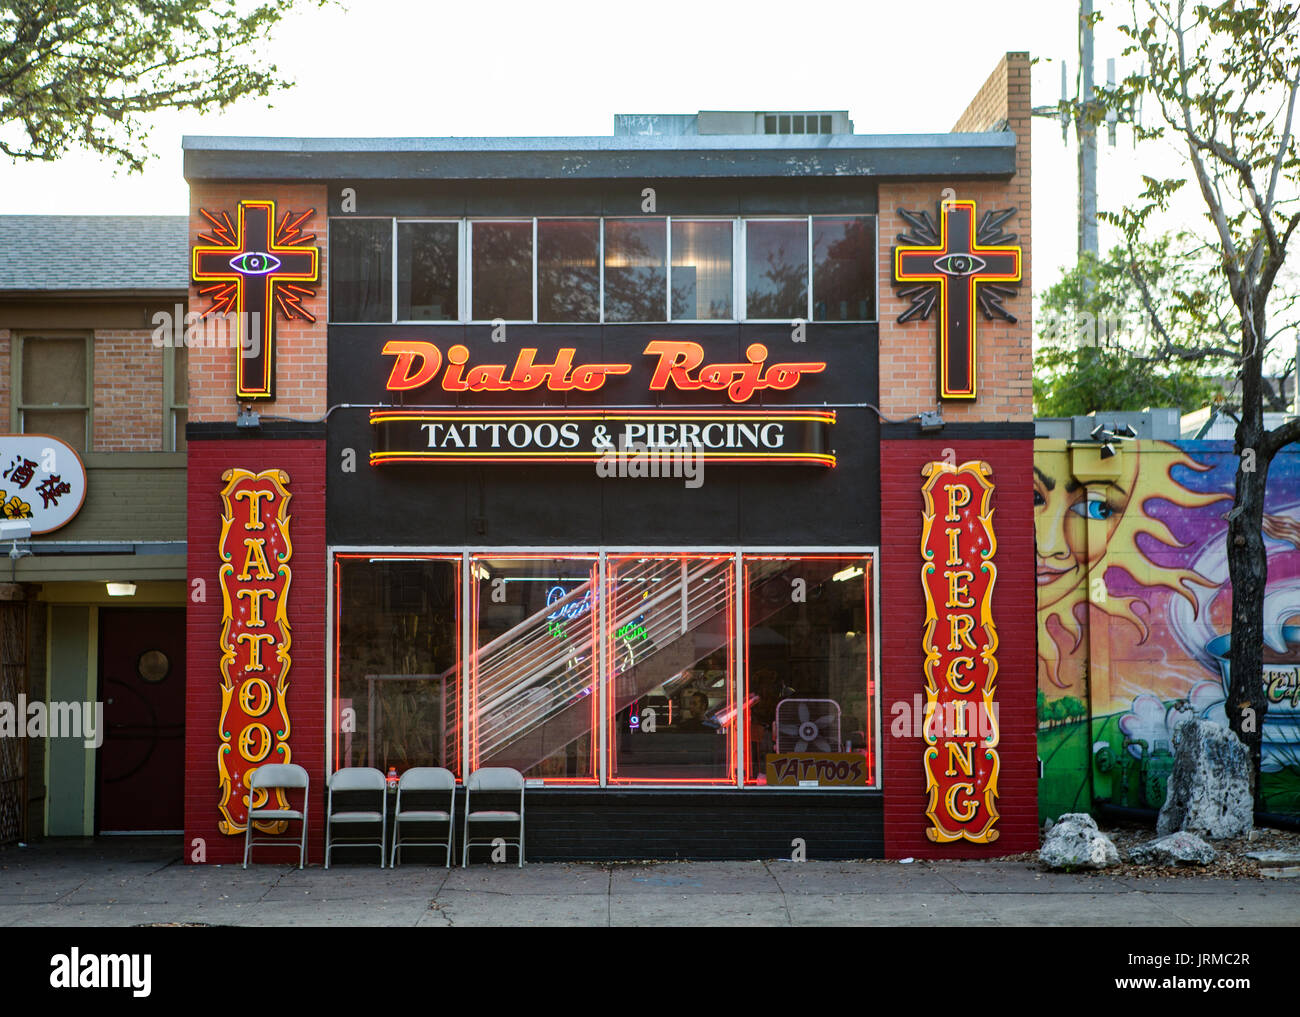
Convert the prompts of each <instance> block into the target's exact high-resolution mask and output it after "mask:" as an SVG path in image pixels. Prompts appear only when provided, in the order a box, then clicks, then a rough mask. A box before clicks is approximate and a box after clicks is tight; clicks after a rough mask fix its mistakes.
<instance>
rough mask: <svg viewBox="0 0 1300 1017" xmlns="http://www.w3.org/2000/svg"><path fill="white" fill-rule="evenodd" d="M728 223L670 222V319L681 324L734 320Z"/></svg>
mask: <svg viewBox="0 0 1300 1017" xmlns="http://www.w3.org/2000/svg"><path fill="white" fill-rule="evenodd" d="M734 232H735V227H734V225H733V223H732V221H731V220H729V219H725V220H718V219H714V220H704V221H699V222H694V221H691V220H689V219H674V220H673V318H674V320H680V321H709V320H715V319H720V320H723V321H725V320H727V319H729V318H731V317H733V316H734V315H733V311H732V277H731V248H732V238H733V234H734Z"/></svg>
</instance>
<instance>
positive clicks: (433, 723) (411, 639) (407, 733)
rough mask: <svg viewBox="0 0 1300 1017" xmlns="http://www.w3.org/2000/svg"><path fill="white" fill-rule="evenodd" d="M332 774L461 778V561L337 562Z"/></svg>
mask: <svg viewBox="0 0 1300 1017" xmlns="http://www.w3.org/2000/svg"><path fill="white" fill-rule="evenodd" d="M334 576H335V605H336V611H337V614H336V616H335V617H336V621H337V624H336V627H335V646H336V657H335V668H334V710H333V714H334V717H333V722H334V768H335V769H339V768H341V767H345V766H374V767H378V768H379V769H381V770H384V771H385V772H387V770H388V768H389V767H395V768H396V769H397V771H398V773H402V772H404V771H406V770H408V769H410V768H411V767H413V766H444V767H446V768H447V769H449V770H451V771H452V772H453V773H455V774H457V775H459V774H460V772H461V765H460V761H461V730H462V724H461V709H460V705H461V697H460V674H459V666H458V665H459V654H458V652H457V648H458V646H459V642H460V638H459V636H460V623H459V614H460V612H459V608H460V556H459V555H457V556H455V557H454V558H451V557H445V556H444V557H442V558H438V557H425V558H422V557H409V556H403V557H397V556H381V555H372V554H360V555H352V554H347V555H338V556H337V557H336V558H335V563H334Z"/></svg>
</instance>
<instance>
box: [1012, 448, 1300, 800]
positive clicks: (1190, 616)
mask: <svg viewBox="0 0 1300 1017" xmlns="http://www.w3.org/2000/svg"><path fill="white" fill-rule="evenodd" d="M1034 464H1035V468H1034V475H1035V476H1034V506H1035V520H1036V538H1037V550H1038V753H1039V757H1040V758H1041V759H1042V760H1043V779H1042V782H1041V783H1040V786H1039V809H1040V813H1041V818H1049V817H1050V818H1055V817H1056V816H1059V815H1060V814H1061V813H1064V812H1073V811H1087V810H1088V809H1090V808H1091V806H1092V804H1093V802H1094V801H1097V802H1108V803H1111V804H1114V805H1120V806H1130V807H1139V808H1159V807H1160V805H1161V804H1163V802H1164V796H1165V786H1166V783H1167V781H1168V777H1169V773H1170V771H1171V769H1172V766H1173V756H1172V731H1173V726H1174V723H1175V721H1176V720H1177V714H1178V713H1179V712H1180V711H1191V712H1193V713H1195V714H1196V715H1197V716H1200V717H1205V718H1207V719H1212V720H1216V721H1218V722H1219V723H1223V724H1226V723H1227V717H1226V714H1225V712H1224V706H1225V703H1224V699H1225V689H1226V685H1227V669H1228V659H1227V658H1228V644H1229V638H1230V637H1229V634H1228V633H1229V630H1230V628H1231V606H1232V590H1231V586H1230V585H1229V582H1228V561H1227V549H1226V542H1225V533H1226V531H1227V523H1226V522H1225V521H1224V518H1223V516H1224V514H1225V513H1226V512H1228V511H1229V510H1230V509H1231V507H1232V489H1233V477H1234V474H1235V471H1236V468H1237V457H1236V456H1235V455H1234V454H1233V451H1232V444H1231V442H1223V441H1185V442H1177V443H1169V442H1157V441H1137V442H1125V443H1123V444H1122V445H1121V446H1120V450H1119V452H1118V454H1117V455H1115V456H1113V457H1111V458H1109V459H1102V458H1101V457H1100V455H1099V454H1098V450H1097V449H1096V448H1083V447H1078V448H1069V447H1068V444H1067V443H1066V442H1064V441H1056V440H1039V441H1038V442H1036V443H1035V451H1034ZM1265 511H1266V516H1265V522H1264V529H1265V535H1266V536H1265V543H1266V546H1267V550H1268V568H1269V584H1268V591H1267V596H1266V601H1265V620H1264V625H1265V647H1264V661H1265V676H1264V681H1265V684H1266V688H1267V690H1268V698H1269V709H1268V715H1267V717H1266V718H1265V720H1264V723H1263V736H1264V749H1263V770H1264V773H1263V777H1262V780H1261V792H1262V794H1263V798H1264V808H1265V810H1266V811H1269V812H1277V813H1287V814H1300V454H1297V449H1296V446H1291V447H1290V449H1289V450H1288V451H1287V452H1285V453H1283V454H1281V455H1279V456H1278V457H1277V458H1276V459H1275V460H1274V462H1273V465H1272V468H1271V470H1270V472H1269V483H1268V499H1267V502H1266V506H1265Z"/></svg>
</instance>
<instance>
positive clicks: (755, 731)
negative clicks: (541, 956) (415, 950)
mask: <svg viewBox="0 0 1300 1017" xmlns="http://www.w3.org/2000/svg"><path fill="white" fill-rule="evenodd" d="M601 557H602V556H601V555H600V554H597V553H594V552H593V553H590V554H564V555H550V554H506V555H496V554H492V553H491V552H484V553H481V554H472V555H471V556H470V567H469V570H468V574H467V575H466V576H464V577H462V575H461V557H460V556H459V555H454V554H446V553H442V554H429V555H418V554H416V555H402V554H397V553H393V554H366V553H351V552H349V553H346V554H338V555H336V557H335V589H334V596H335V604H336V606H337V607H336V611H337V613H336V615H335V618H336V625H335V639H336V643H335V654H336V656H335V660H334V664H335V668H334V703H335V705H334V710H333V727H334V754H333V756H334V765H335V767H342V766H375V767H379V768H380V769H384V770H386V769H387V768H388V767H390V766H391V767H396V768H397V770H398V772H399V773H401V772H404V771H405V770H406V769H408V768H409V767H412V766H445V767H447V768H448V769H450V770H452V771H453V772H454V773H456V774H457V775H460V774H461V772H462V767H461V763H462V760H463V759H464V755H465V752H466V751H467V752H468V756H469V766H470V769H471V770H474V769H478V768H480V767H484V766H508V767H513V768H514V769H517V770H519V771H520V772H522V773H523V774H524V775H525V776H526V777H528V778H529V779H532V780H541V781H544V782H545V783H547V784H597V783H600V781H601V779H602V769H603V775H604V780H605V782H606V783H607V784H609V785H656V784H659V785H683V786H693V785H700V786H719V787H726V786H730V787H735V786H736V785H737V783H738V781H739V779H740V778H739V775H738V772H737V771H738V767H739V766H741V765H743V767H744V783H745V784H746V785H747V786H751V787H761V786H808V782H810V781H811V782H815V783H816V784H817V785H818V786H822V787H871V786H875V782H876V779H875V771H876V756H877V748H876V730H877V724H876V712H877V709H878V707H877V704H876V702H875V692H874V679H873V675H874V669H875V667H876V661H875V657H874V654H875V634H874V630H873V623H874V616H875V614H874V612H875V608H874V603H873V596H874V593H873V591H874V575H873V567H874V563H875V559H874V557H873V556H871V555H869V554H865V555H864V554H856V555H855V554H806V555H800V554H769V553H758V552H753V553H745V554H743V555H742V556H741V559H740V565H739V569H738V568H737V558H736V556H735V554H732V553H726V552H714V553H700V552H661V553H646V552H637V553H626V554H616V553H607V554H605V555H604V569H603V571H604V586H603V590H604V595H603V596H602V595H601V589H602V587H601V586H600V581H601V571H602V569H601ZM738 580H739V581H740V582H741V583H743V590H744V599H743V607H742V611H743V616H742V619H741V622H742V624H740V625H739V627H738V626H737V581H738ZM462 583H464V584H467V586H468V589H466V590H464V593H465V594H466V595H467V596H468V598H469V605H470V607H469V618H468V629H469V645H470V646H471V647H472V648H473V652H472V653H469V654H465V655H463V659H464V664H463V665H460V664H458V662H459V661H460V660H461V659H462V655H461V654H459V653H458V652H457V648H458V646H459V645H460V626H461V619H462V615H461V610H460V605H461V603H462V600H461V597H462V590H463V586H462ZM602 611H604V612H605V614H604V617H603V618H602V616H601V612H602ZM742 653H743V654H744V657H743V660H744V668H743V672H744V673H743V675H742V674H741V665H740V663H739V661H740V660H741V656H740V655H741V654H742ZM462 670H463V672H464V673H465V674H466V675H467V676H468V677H467V680H468V681H469V690H468V701H469V704H470V709H469V711H468V714H466V713H465V712H464V710H463V708H462V698H461V697H462V693H461V691H460V690H461V685H460V674H461V673H462ZM602 675H603V680H604V682H605V687H604V698H603V705H604V714H603V715H602V713H601V706H602V698H601V680H602ZM742 677H743V679H744V680H743V682H742V681H741V678H742ZM742 690H743V691H742ZM738 719H739V720H743V725H742V724H738V723H737V721H738ZM602 738H603V744H604V746H605V756H604V766H603V767H602V765H601V755H600V753H601V745H602ZM742 738H743V741H742V740H741V739H742Z"/></svg>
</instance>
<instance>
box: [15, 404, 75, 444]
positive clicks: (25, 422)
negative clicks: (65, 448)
mask: <svg viewBox="0 0 1300 1017" xmlns="http://www.w3.org/2000/svg"><path fill="white" fill-rule="evenodd" d="M22 430H23V434H51V435H53V436H54V437H56V438H62V439H63V440H64V441H66V442H67V443H68V444H69V445H71V446H72V447H73V448H74V449H76V450H77V451H78V452H85V451H86V411H85V410H23V412H22Z"/></svg>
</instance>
